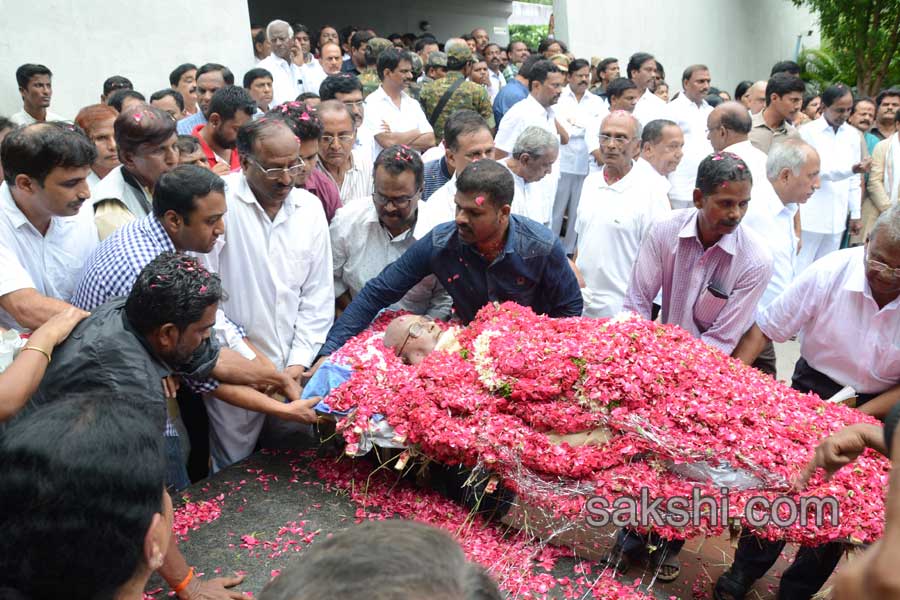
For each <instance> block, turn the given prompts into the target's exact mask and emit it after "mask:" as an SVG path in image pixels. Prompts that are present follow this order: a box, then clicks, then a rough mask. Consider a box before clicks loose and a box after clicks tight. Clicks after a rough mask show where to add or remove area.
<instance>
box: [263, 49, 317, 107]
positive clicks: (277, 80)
mask: <svg viewBox="0 0 900 600" xmlns="http://www.w3.org/2000/svg"><path fill="white" fill-rule="evenodd" d="M313 62H315V61H313ZM317 64H318V63H317ZM256 66H257V67H259V68H261V69H266V70H267V71H269V73H271V74H272V101H271V102H270V103H269V106H270V107H274V106H278V105H279V104H283V103H285V102H292V101H293V100H296V99H297V96H299V95H300V93H301V92H302V91H303V90H302V88H301V86H300V84H299V83H298V80H299V79H300V76H301V72H300V67H297V65H295V64H294V63H292V62H290V61H287V60H284V59H283V58H278V57H277V56H275V55H274V54H270V55H269V56H267V57H265V58H264V59H262V60H261V61H259V64H257V65H256Z"/></svg>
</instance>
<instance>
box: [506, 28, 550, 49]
mask: <svg viewBox="0 0 900 600" xmlns="http://www.w3.org/2000/svg"><path fill="white" fill-rule="evenodd" d="M547 30H548V27H547V26H546V25H510V26H509V41H511V42H525V45H526V46H528V47H529V48H531V51H532V52H535V51H537V47H538V44H540V43H541V40H542V39H544V38H545V37H547Z"/></svg>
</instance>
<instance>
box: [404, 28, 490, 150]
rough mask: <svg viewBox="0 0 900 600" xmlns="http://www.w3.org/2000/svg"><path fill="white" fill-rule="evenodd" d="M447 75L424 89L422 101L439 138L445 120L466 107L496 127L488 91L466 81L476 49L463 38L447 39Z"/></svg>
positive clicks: (435, 134) (445, 47)
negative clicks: (470, 47)
mask: <svg viewBox="0 0 900 600" xmlns="http://www.w3.org/2000/svg"><path fill="white" fill-rule="evenodd" d="M444 49H445V50H446V52H447V75H446V76H445V77H442V78H441V79H438V80H437V81H434V82H432V83H429V84H427V85H426V86H425V87H423V88H422V94H421V95H420V97H419V101H420V102H421V104H422V110H424V111H425V116H426V117H427V118H428V122H429V123H431V126H432V127H434V137H435V139H441V138H442V137H443V135H444V123H445V122H446V121H447V117H449V116H450V115H451V114H453V113H454V112H455V111H457V110H460V109H463V108H466V109H469V110H474V111H475V112H477V113H478V114H480V115H481V116H482V117H484V120H485V121H487V122H488V125H489V126H490V127H491V129H493V128H494V112H493V109H492V107H491V99H490V96H488V92H487V90H486V89H485V88H484V87H482V86H480V85H478V84H477V83H472V82H471V81H466V77H468V75H469V70H470V68H471V61H472V51H471V50H470V49H469V46H468V45H467V44H466V43H465V42H464V41H463V40H462V39H459V38H452V39H449V40H447V43H446V44H445V45H444Z"/></svg>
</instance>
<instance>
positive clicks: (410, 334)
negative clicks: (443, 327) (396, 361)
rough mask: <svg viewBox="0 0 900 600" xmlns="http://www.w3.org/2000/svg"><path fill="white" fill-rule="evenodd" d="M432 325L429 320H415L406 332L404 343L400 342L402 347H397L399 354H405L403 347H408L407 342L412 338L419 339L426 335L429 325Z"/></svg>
mask: <svg viewBox="0 0 900 600" xmlns="http://www.w3.org/2000/svg"><path fill="white" fill-rule="evenodd" d="M430 325H431V322H429V321H413V322H412V324H410V326H409V331H407V332H406V338H404V340H403V343H402V344H400V347H399V348H398V349H397V353H396V354H397V356H401V355H402V354H403V349H404V348H406V344H407V343H408V342H409V340H411V339H418V338H420V337H422V336H423V335H425V332H426V331H427V330H428V327H429V326H430Z"/></svg>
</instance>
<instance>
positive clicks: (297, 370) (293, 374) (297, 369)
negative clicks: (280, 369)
mask: <svg viewBox="0 0 900 600" xmlns="http://www.w3.org/2000/svg"><path fill="white" fill-rule="evenodd" d="M305 372H306V367H304V366H303V365H291V366H289V367H288V368H286V369H285V370H284V374H285V375H287V376H288V377H290V378H291V379H293V380H294V381H296V382H300V378H301V377H302V376H303V373H305Z"/></svg>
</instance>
